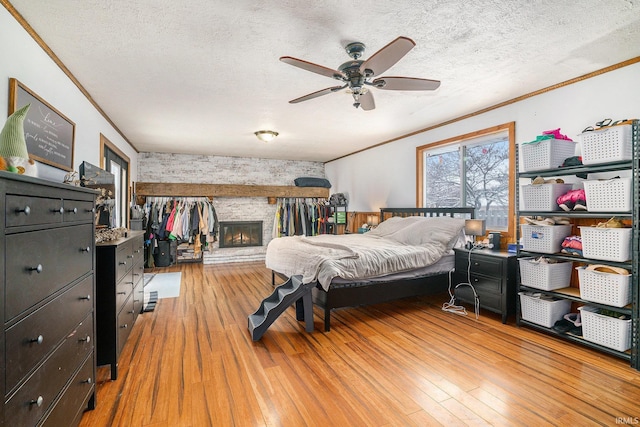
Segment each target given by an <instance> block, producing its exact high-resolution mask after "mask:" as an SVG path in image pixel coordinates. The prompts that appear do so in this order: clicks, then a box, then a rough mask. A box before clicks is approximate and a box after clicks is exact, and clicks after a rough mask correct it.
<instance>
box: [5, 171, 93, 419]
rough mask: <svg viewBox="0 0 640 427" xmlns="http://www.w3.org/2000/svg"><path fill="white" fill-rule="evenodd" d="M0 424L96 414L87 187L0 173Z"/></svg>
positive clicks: (89, 196)
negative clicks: (0, 326) (0, 402)
mask: <svg viewBox="0 0 640 427" xmlns="http://www.w3.org/2000/svg"><path fill="white" fill-rule="evenodd" d="M0 193H1V194H0V197H1V198H2V204H3V209H2V210H1V212H2V216H3V218H2V220H1V221H0V239H2V242H1V243H0V244H1V246H2V256H0V269H2V295H3V301H2V304H0V314H1V316H2V319H3V326H4V333H3V335H2V343H1V344H0V367H1V370H0V377H1V378H0V388H1V389H2V395H3V397H4V400H3V405H2V413H1V414H0V421H1V422H0V425H4V426H34V425H49V426H62V425H64V426H73V425H77V424H78V423H79V422H80V418H81V417H82V413H83V412H84V411H85V410H86V409H93V408H94V407H95V383H94V379H95V374H96V358H95V350H94V343H95V339H94V338H95V323H94V313H95V306H94V304H95V298H94V289H95V275H94V265H95V237H94V225H93V221H94V213H93V212H94V205H95V197H96V194H97V193H96V192H95V191H94V190H89V189H84V188H79V187H72V186H69V185H66V184H58V183H53V182H49V181H44V180H41V179H37V178H31V177H24V176H21V175H16V174H11V173H6V172H0Z"/></svg>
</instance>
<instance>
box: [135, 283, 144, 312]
mask: <svg viewBox="0 0 640 427" xmlns="http://www.w3.org/2000/svg"><path fill="white" fill-rule="evenodd" d="M143 305H144V282H143V281H140V282H139V283H138V284H137V285H136V287H135V288H133V311H134V317H135V318H137V317H138V314H140V313H141V312H142V307H143Z"/></svg>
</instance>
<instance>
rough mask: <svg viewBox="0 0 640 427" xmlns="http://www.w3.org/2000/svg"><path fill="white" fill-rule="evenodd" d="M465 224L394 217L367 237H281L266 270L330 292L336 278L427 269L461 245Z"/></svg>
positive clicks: (273, 246)
mask: <svg viewBox="0 0 640 427" xmlns="http://www.w3.org/2000/svg"><path fill="white" fill-rule="evenodd" d="M463 228H464V219H460V218H449V217H433V218H431V217H408V218H399V217H394V218H390V219H388V220H386V221H384V222H383V223H381V224H380V225H379V226H378V227H377V228H376V229H375V230H372V231H370V232H368V233H365V234H344V235H320V236H313V237H305V236H291V237H280V238H276V239H273V240H272V241H271V242H269V245H268V247H267V256H266V261H265V262H266V266H267V268H270V269H271V270H274V271H277V272H279V273H282V274H285V275H287V276H293V275H302V281H303V283H310V282H312V281H316V280H317V281H318V283H320V285H321V286H322V287H323V288H324V289H325V290H328V289H329V284H330V283H331V280H332V279H333V278H334V277H342V278H344V279H349V280H352V279H353V280H355V279H367V278H371V277H376V276H381V275H385V274H391V273H397V272H400V271H405V270H411V269H414V268H420V267H425V266H428V265H431V264H434V263H435V262H437V261H438V260H439V259H440V258H441V257H442V256H443V255H444V254H446V253H448V252H449V251H450V250H451V248H452V247H453V246H454V244H455V243H456V242H457V240H458V237H459V236H460V234H461V232H462V229H463Z"/></svg>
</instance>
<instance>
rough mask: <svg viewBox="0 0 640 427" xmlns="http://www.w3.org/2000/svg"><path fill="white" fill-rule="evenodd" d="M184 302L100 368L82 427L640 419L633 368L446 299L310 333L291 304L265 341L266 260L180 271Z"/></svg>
mask: <svg viewBox="0 0 640 427" xmlns="http://www.w3.org/2000/svg"><path fill="white" fill-rule="evenodd" d="M153 271H156V272H162V271H182V288H181V292H180V297H179V298H170V299H163V300H160V301H159V303H158V305H157V306H156V309H155V311H153V312H150V313H144V314H141V315H140V316H139V317H138V321H137V322H136V324H135V326H134V328H133V330H132V333H131V336H130V338H129V340H128V342H127V344H126V346H125V348H124V350H123V354H122V356H121V359H120V364H119V377H118V379H117V380H116V381H110V380H109V369H108V367H100V368H98V378H97V380H98V381H97V407H96V409H95V410H94V411H89V412H87V413H85V414H84V416H83V419H82V423H81V426H82V427H89V426H109V427H111V426H128V427H129V426H134V427H135V426H154V427H156V426H157V427H160V426H171V427H173V426H193V427H200V426H306V425H308V426H315V425H318V426H432V425H447V426H457V425H473V426H478V425H503V426H513V425H531V426H543V425H561V426H588V425H620V424H625V423H627V424H629V423H634V421H635V423H637V420H638V418H636V417H640V378H639V372H638V371H635V370H633V369H631V368H630V367H629V365H628V362H626V361H622V360H619V359H616V358H613V357H609V356H606V355H603V354H600V353H598V352H594V351H591V350H587V349H585V348H582V347H579V346H576V345H573V344H569V343H565V342H563V341H559V340H556V339H553V338H551V337H548V336H546V335H544V334H540V333H538V332H534V331H532V330H529V329H526V328H518V327H516V326H515V323H514V320H513V319H511V320H510V322H509V324H507V325H503V324H502V323H501V322H500V320H499V318H498V317H497V316H495V315H492V314H490V313H488V312H485V311H482V312H481V316H480V319H479V320H476V319H475V317H474V316H473V314H471V315H470V316H467V317H463V316H459V315H456V314H451V313H446V312H443V311H442V310H441V305H442V303H443V302H444V300H446V299H448V298H445V297H444V296H440V297H428V298H427V297H423V298H409V299H405V300H401V301H397V302H393V303H388V304H379V305H375V306H369V307H364V308H353V309H343V310H339V311H336V312H335V315H334V316H332V326H331V332H329V333H324V332H322V320H321V318H320V317H319V315H318V314H319V313H316V317H315V328H316V330H315V332H313V333H310V334H309V333H306V332H304V323H302V322H297V321H296V320H295V310H294V309H293V307H292V308H289V309H288V310H287V311H286V312H285V313H284V314H283V315H282V316H281V317H280V318H279V319H278V320H276V322H275V323H274V324H273V325H272V326H271V327H270V328H269V330H268V331H267V332H266V333H265V335H264V336H263V338H262V339H261V340H260V341H258V342H253V341H252V340H251V337H250V334H249V332H248V330H247V316H248V315H249V314H250V313H252V312H253V311H255V310H256V309H257V307H258V306H259V303H260V301H261V300H262V299H263V298H264V297H266V296H267V295H269V293H270V292H271V290H272V287H271V274H270V272H269V271H268V270H267V269H266V268H265V267H264V264H263V263H241V264H239V263H238V264H223V265H215V266H202V265H199V264H181V265H178V266H173V267H168V268H165V269H159V268H156V269H154V270H153Z"/></svg>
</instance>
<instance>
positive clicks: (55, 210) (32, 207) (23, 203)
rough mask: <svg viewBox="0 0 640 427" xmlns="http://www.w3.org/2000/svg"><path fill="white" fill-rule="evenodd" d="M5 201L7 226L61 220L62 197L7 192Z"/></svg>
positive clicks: (52, 222) (59, 221)
mask: <svg viewBox="0 0 640 427" xmlns="http://www.w3.org/2000/svg"><path fill="white" fill-rule="evenodd" d="M5 201H6V205H5V224H6V226H7V227H18V226H23V225H39V224H55V223H61V222H62V214H63V212H64V208H63V206H62V199H55V198H45V197H33V196H18V195H13V194H8V195H7V196H6V198H5Z"/></svg>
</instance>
